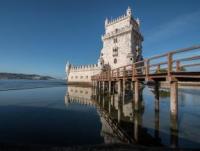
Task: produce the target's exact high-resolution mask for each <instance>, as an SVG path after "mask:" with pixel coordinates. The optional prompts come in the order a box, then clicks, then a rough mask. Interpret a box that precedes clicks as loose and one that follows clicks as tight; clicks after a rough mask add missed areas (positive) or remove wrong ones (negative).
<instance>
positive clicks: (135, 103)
mask: <svg viewBox="0 0 200 151" xmlns="http://www.w3.org/2000/svg"><path fill="white" fill-rule="evenodd" d="M134 90H135V92H134V94H135V97H134V109H135V111H139V101H140V94H139V93H140V92H139V81H135V82H134Z"/></svg>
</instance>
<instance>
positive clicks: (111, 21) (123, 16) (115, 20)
mask: <svg viewBox="0 0 200 151" xmlns="http://www.w3.org/2000/svg"><path fill="white" fill-rule="evenodd" d="M128 18H130V16H128V15H126V14H124V15H122V16H119V17H117V18H116V19H112V20H110V21H109V20H108V19H106V21H105V26H106V27H107V26H110V25H112V24H115V23H118V22H120V21H122V20H124V19H128Z"/></svg>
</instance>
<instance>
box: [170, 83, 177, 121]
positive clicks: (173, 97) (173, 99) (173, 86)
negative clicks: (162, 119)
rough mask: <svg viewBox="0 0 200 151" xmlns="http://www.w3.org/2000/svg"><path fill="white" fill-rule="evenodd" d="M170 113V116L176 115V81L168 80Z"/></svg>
mask: <svg viewBox="0 0 200 151" xmlns="http://www.w3.org/2000/svg"><path fill="white" fill-rule="evenodd" d="M170 113H171V116H174V117H177V115H178V82H177V81H172V82H170Z"/></svg>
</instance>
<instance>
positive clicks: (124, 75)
mask: <svg viewBox="0 0 200 151" xmlns="http://www.w3.org/2000/svg"><path fill="white" fill-rule="evenodd" d="M123 77H124V78H125V77H126V67H124V68H123Z"/></svg>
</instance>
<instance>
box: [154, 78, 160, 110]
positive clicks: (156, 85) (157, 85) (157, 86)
mask: <svg viewBox="0 0 200 151" xmlns="http://www.w3.org/2000/svg"><path fill="white" fill-rule="evenodd" d="M154 93H155V94H154V96H155V112H159V110H160V102H159V82H155V86H154Z"/></svg>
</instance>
